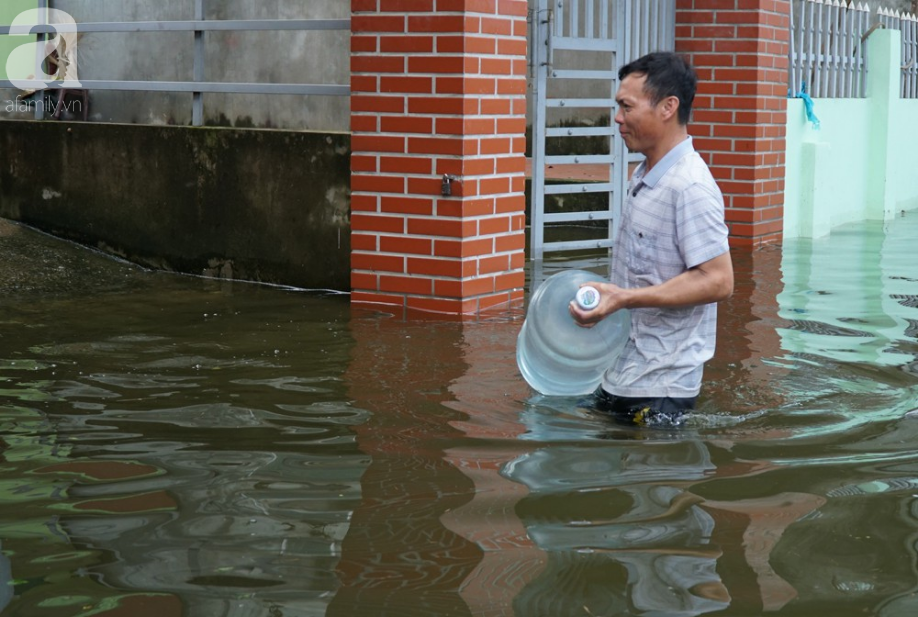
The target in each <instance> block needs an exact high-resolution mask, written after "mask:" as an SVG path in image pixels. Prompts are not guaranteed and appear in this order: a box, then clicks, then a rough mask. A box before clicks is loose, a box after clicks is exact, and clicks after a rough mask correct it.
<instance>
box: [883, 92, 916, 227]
mask: <svg viewBox="0 0 918 617" xmlns="http://www.w3.org/2000/svg"><path fill="white" fill-rule="evenodd" d="M891 116H892V117H891V120H890V125H891V128H892V132H891V134H890V156H889V159H888V160H887V161H886V164H887V168H888V173H887V176H888V177H889V178H890V179H891V182H890V190H889V205H890V206H891V207H892V210H893V212H892V214H894V215H895V214H896V213H899V212H902V211H904V210H916V209H918V150H916V148H918V100H916V99H898V100H896V101H893V105H892V114H891Z"/></svg>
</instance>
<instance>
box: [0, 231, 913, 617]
mask: <svg viewBox="0 0 918 617" xmlns="http://www.w3.org/2000/svg"><path fill="white" fill-rule="evenodd" d="M916 240H918V213H911V214H908V215H903V216H900V217H897V218H896V219H894V220H892V221H888V222H886V223H865V224H859V225H851V226H846V227H842V228H839V229H837V230H836V231H835V232H833V234H832V235H831V236H829V237H826V238H822V239H817V240H796V241H787V242H786V243H785V245H784V246H783V247H767V248H764V249H761V250H758V251H754V252H751V253H750V252H737V253H736V254H735V256H734V260H735V267H736V275H737V290H736V294H735V295H734V297H733V298H732V299H731V300H730V301H729V302H727V303H725V304H723V305H722V308H721V313H720V325H719V327H720V338H719V343H718V351H717V356H716V357H715V359H714V360H713V361H712V362H710V363H709V365H708V368H707V371H706V385H705V389H704V391H703V394H702V399H701V402H700V405H699V410H698V412H697V413H696V414H694V415H693V416H692V417H691V418H690V420H689V422H688V426H687V427H686V428H684V429H682V430H678V431H670V432H666V431H653V430H649V429H631V428H628V427H621V426H617V425H615V424H612V423H610V422H609V421H606V420H605V419H603V418H600V417H596V416H594V415H591V414H590V413H589V411H587V410H585V409H582V408H580V407H579V406H578V401H577V400H576V399H567V398H543V397H539V396H535V395H534V394H533V392H531V391H530V390H529V388H528V386H526V384H525V382H523V380H522V378H521V377H520V376H519V374H518V372H517V369H516V362H515V356H514V353H515V344H516V334H517V332H518V331H519V328H520V327H521V325H522V321H523V318H524V312H523V309H522V308H518V309H514V310H510V311H506V312H499V313H495V314H491V315H486V316H483V317H481V318H480V319H477V320H474V321H466V322H464V323H460V322H456V321H451V320H446V319H437V318H433V317H427V318H424V317H418V316H410V317H405V316H403V315H400V314H392V313H390V312H387V310H386V309H379V310H374V309H372V308H355V307H351V306H350V305H349V302H348V297H347V296H346V295H341V294H335V293H330V292H320V291H302V290H290V289H282V288H274V287H266V286H257V285H250V284H245V283H238V282H220V281H214V280H206V279H201V278H194V277H183V276H177V275H171V274H165V273H156V272H149V271H144V270H141V269H138V268H136V267H134V266H131V265H128V264H125V263H121V262H118V261H114V260H112V259H109V258H106V257H103V256H100V255H98V254H96V253H93V252H91V251H88V250H86V249H82V248H79V247H75V246H72V245H70V244H66V243H62V242H59V241H57V240H54V239H52V238H49V237H47V236H44V235H40V234H37V233H35V232H33V231H31V230H28V229H25V228H22V227H19V226H16V225H13V224H10V223H6V222H3V221H0V547H2V556H0V607H3V609H2V611H0V612H2V615H3V616H4V617H6V616H7V615H9V616H24V617H44V616H48V617H64V616H66V617H71V616H86V617H88V616H90V615H92V616H100V615H101V616H105V617H116V616H123V617H127V616H130V617H143V616H147V615H151V616H152V615H155V616H156V617H173V616H174V617H178V616H188V617H211V616H214V617H222V616H232V617H250V616H265V617H281V616H283V617H292V616H322V615H328V616H342V617H360V616H372V617H378V616H383V615H384V616H389V615H391V616H398V617H411V616H419V617H429V616H475V617H479V616H481V617H485V616H486V617H491V616H516V617H541V616H544V617H566V616H572V617H574V616H576V617H614V616H623V615H653V616H670V615H679V616H687V615H704V614H717V615H735V616H754V615H763V614H773V615H782V616H784V615H797V616H806V617H812V616H814V615H832V616H835V617H838V616H842V617H844V616H848V615H852V616H854V615H857V616H862V615H884V616H898V615H903V616H911V615H916V614H918V447H916V444H918V419H916V418H912V417H910V416H909V415H908V412H910V411H912V410H914V409H916V408H918V259H916V257H915V255H916V252H915V242H916ZM584 266H586V267H591V268H595V269H597V271H602V269H603V268H605V267H606V266H605V263H604V260H603V259H600V258H595V259H588V260H586V261H583V260H581V261H579V262H563V261H553V262H549V263H547V264H546V265H545V272H543V273H531V278H533V279H536V280H537V279H538V277H540V276H544V275H545V274H548V273H551V271H556V270H557V269H560V268H565V267H584ZM915 415H918V412H916V414H915Z"/></svg>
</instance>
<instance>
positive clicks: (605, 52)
mask: <svg viewBox="0 0 918 617" xmlns="http://www.w3.org/2000/svg"><path fill="white" fill-rule="evenodd" d="M535 1H536V3H537V5H536V8H534V9H533V10H532V11H531V14H530V70H531V73H532V75H531V76H532V88H533V103H534V112H533V117H532V173H531V177H532V188H531V198H530V234H531V238H530V257H531V258H532V259H533V260H541V259H542V258H543V257H544V254H545V253H546V252H549V251H571V250H581V249H604V248H605V249H611V248H612V244H613V241H614V239H615V235H616V233H617V231H618V221H619V214H620V212H621V206H622V201H623V196H624V193H625V188H626V184H627V179H628V164H629V162H632V161H634V160H635V158H636V159H637V160H640V158H641V157H640V155H629V153H628V151H627V149H626V148H625V145H624V143H623V142H622V140H621V139H620V138H619V137H618V134H617V129H616V126H615V122H614V118H615V113H616V108H615V100H614V99H615V93H616V91H617V90H618V69H619V67H620V66H622V65H623V64H625V63H626V62H628V61H630V60H631V59H633V58H636V57H638V56H640V55H641V54H643V53H646V52H648V51H651V50H656V49H672V48H673V46H674V41H675V0H535Z"/></svg>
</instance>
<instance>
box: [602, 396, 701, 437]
mask: <svg viewBox="0 0 918 617" xmlns="http://www.w3.org/2000/svg"><path fill="white" fill-rule="evenodd" d="M696 400H697V397H691V398H670V397H663V398H630V397H627V396H616V395H614V394H609V393H608V392H606V391H605V390H603V389H602V388H599V389H598V390H597V391H596V395H595V407H596V410H597V411H599V412H600V413H603V414H607V415H609V416H611V417H612V418H614V419H615V420H618V421H621V422H625V423H627V424H636V425H638V426H662V427H671V426H681V425H682V423H683V416H684V415H685V414H686V413H688V412H690V411H692V410H693V409H694V408H695V401H696Z"/></svg>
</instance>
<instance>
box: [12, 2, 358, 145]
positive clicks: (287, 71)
mask: <svg viewBox="0 0 918 617" xmlns="http://www.w3.org/2000/svg"><path fill="white" fill-rule="evenodd" d="M7 1H8V0H3V2H4V3H6V2H7ZM16 1H17V2H26V0H16ZM26 3H27V2H26ZM31 5H32V6H33V7H34V6H35V2H34V0H32V2H31ZM51 6H52V8H57V9H60V10H63V11H66V12H68V13H70V14H71V15H72V16H73V17H74V19H75V20H76V21H77V22H78V23H80V22H94V21H103V22H104V21H172V20H190V19H193V18H194V12H193V6H194V4H193V3H192V2H189V1H188V0H131V1H130V2H99V0H51ZM205 10H206V13H205V17H206V18H207V19H343V18H348V17H350V6H349V3H348V2H343V1H342V0H309V1H308V2H303V1H302V0H273V1H272V2H251V1H249V0H221V1H220V2H206V3H205ZM0 38H3V37H0ZM349 40H350V33H349V32H346V31H331V32H212V33H207V34H206V35H205V44H206V52H205V55H206V69H205V74H204V79H205V81H234V82H271V83H315V84H347V83H348V81H349V79H350V72H349V55H348V54H349ZM193 47H194V36H193V34H191V33H140V34H136V33H135V34H120V33H95V34H93V33H84V34H82V35H80V39H79V44H78V49H79V76H80V78H82V79H116V80H132V81H133V80H153V81H191V80H192V60H193ZM3 59H4V60H5V56H4V57H3ZM16 94H17V93H16V92H15V91H12V90H0V119H29V118H32V117H33V114H32V113H30V110H28V109H24V108H17V109H10V107H11V106H10V105H9V104H8V102H9V101H12V100H14V99H15V96H16ZM204 114H205V122H206V123H207V124H217V125H223V126H236V127H243V126H245V127H250V126H254V127H267V128H286V129H294V130H322V131H346V130H348V117H349V116H348V114H349V109H348V101H347V97H335V96H266V95H221V94H209V95H205V96H204ZM89 118H90V120H93V121H97V122H124V123H142V124H179V125H187V124H190V122H191V95H190V94H171V93H135V92H109V91H96V92H92V93H91V101H90V111H89Z"/></svg>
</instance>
